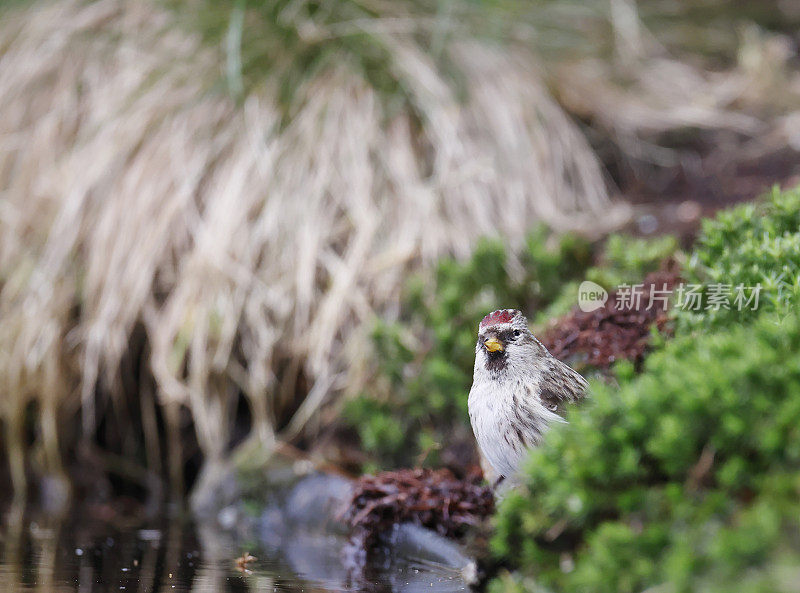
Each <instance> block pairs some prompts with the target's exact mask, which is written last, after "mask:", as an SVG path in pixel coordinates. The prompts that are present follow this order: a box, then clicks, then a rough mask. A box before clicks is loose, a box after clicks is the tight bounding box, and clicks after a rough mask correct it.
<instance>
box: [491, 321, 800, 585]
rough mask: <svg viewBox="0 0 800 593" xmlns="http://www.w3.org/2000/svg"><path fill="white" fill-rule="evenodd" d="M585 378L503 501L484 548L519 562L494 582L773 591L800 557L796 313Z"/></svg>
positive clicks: (681, 343) (689, 339) (687, 340)
mask: <svg viewBox="0 0 800 593" xmlns="http://www.w3.org/2000/svg"><path fill="white" fill-rule="evenodd" d="M628 376H629V375H628ZM592 387H593V388H592V391H593V398H592V403H591V404H590V405H589V406H588V407H586V408H583V409H581V410H575V411H573V413H571V414H570V416H569V421H570V423H569V424H567V425H561V426H558V427H556V428H554V429H553V430H551V432H550V433H549V434H548V438H547V439H546V440H545V442H544V444H543V445H542V446H541V447H540V448H539V449H537V450H535V451H534V452H533V453H532V455H531V458H530V460H529V463H528V465H527V469H526V474H525V477H526V489H524V490H521V491H518V492H514V493H511V494H510V495H509V496H508V498H507V499H506V500H505V501H504V502H503V504H502V505H501V509H500V513H499V515H498V518H497V532H496V535H495V537H494V540H493V549H494V551H495V553H496V554H498V555H499V556H500V557H502V558H503V559H504V560H505V561H507V562H508V563H510V564H511V565H512V566H516V567H519V568H520V571H521V572H520V575H517V577H518V578H517V579H516V580H511V581H508V580H507V581H498V582H497V583H495V589H498V588H503V582H505V583H507V584H508V583H519V582H522V581H519V577H523V576H527V577H529V578H531V577H532V578H534V579H535V581H536V583H537V586H539V585H541V586H544V587H546V588H548V589H551V590H556V591H593V592H603V591H609V592H614V593H624V592H628V591H630V592H635V591H642V590H644V589H646V588H648V587H651V586H656V585H663V584H667V583H668V585H667V586H666V588H665V590H669V591H689V590H697V586H698V583H700V582H702V583H705V584H706V585H707V586H706V588H704V589H703V590H713V591H715V590H719V591H722V590H725V587H730V586H732V585H734V584H735V585H737V586H736V587H734V588H735V589H736V590H737V591H738V590H743V589H741V588H739V587H738V585H739V584H742V583H746V584H747V587H746V588H747V590H752V591H772V590H778V589H776V588H775V587H777V586H778V584H779V583H776V581H775V579H776V578H777V577H775V574H776V573H775V569H776V567H777V566H779V565H781V564H782V563H784V562H785V561H786V556H787V555H791V554H795V556H793V560H794V565H795V567H797V566H800V555H798V554H800V547H797V545H796V544H797V543H798V542H797V540H796V539H794V540H792V538H796V536H797V535H798V533H800V531H798V530H800V475H799V474H798V473H797V471H798V470H800V317H799V316H798V315H797V314H795V313H793V314H792V315H791V316H790V317H788V318H787V319H785V320H784V322H783V323H776V322H775V320H774V319H773V318H771V317H766V316H765V317H761V318H759V319H758V320H757V322H756V323H755V324H754V325H752V326H746V327H742V326H738V327H733V328H729V329H725V330H719V331H717V332H715V333H709V334H705V335H701V336H694V335H691V336H683V337H679V338H676V339H675V340H673V341H671V342H669V343H667V344H666V345H665V346H664V348H663V349H662V350H661V351H659V352H656V353H654V354H652V355H651V356H650V358H648V360H647V361H646V363H645V369H644V372H643V373H642V374H641V375H639V376H636V377H632V378H630V379H629V380H627V381H625V382H624V384H623V385H622V386H621V387H619V388H616V387H611V386H608V385H602V384H594V385H593V386H592ZM792 541H793V543H794V544H795V545H794V546H790V544H791V543H792ZM565 559H568V563H570V564H572V563H574V566H573V567H572V568H571V570H569V571H565V570H563V569H562V567H563V566H564V562H565ZM512 588H513V587H512ZM528 588H531V587H528ZM728 590H730V589H728Z"/></svg>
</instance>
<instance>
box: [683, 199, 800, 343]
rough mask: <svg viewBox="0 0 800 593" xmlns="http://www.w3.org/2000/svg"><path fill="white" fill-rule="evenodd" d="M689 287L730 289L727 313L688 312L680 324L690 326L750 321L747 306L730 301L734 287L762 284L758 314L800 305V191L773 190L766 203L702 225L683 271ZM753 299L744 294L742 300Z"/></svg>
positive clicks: (747, 206)
mask: <svg viewBox="0 0 800 593" xmlns="http://www.w3.org/2000/svg"><path fill="white" fill-rule="evenodd" d="M687 279H688V280H689V282H696V283H702V284H704V285H705V287H706V294H705V299H704V301H703V305H702V306H703V307H707V306H708V305H709V303H708V287H709V286H711V285H722V286H723V287H725V286H727V287H729V288H730V290H731V291H732V292H731V296H730V301H731V302H730V308H725V307H721V308H719V310H715V309H714V308H713V307H712V308H711V309H708V310H705V309H704V310H703V311H702V312H700V313H699V314H693V313H692V312H691V311H686V312H684V313H682V315H681V321H682V322H683V323H685V324H686V325H687V326H688V327H698V326H701V325H707V324H712V325H716V326H719V325H722V324H725V323H731V322H736V321H743V320H746V319H747V318H748V317H752V315H753V312H752V310H751V308H752V305H751V306H750V307H742V309H743V310H742V311H739V310H738V309H739V307H738V306H737V305H736V303H735V302H734V300H735V292H736V291H735V289H736V287H737V286H738V285H741V286H743V287H745V288H747V287H755V286H756V285H761V287H762V288H761V292H760V295H759V303H758V311H766V312H770V311H773V312H784V311H786V310H787V306H788V305H789V303H797V302H799V301H800V188H797V189H794V190H792V191H786V192H781V191H780V190H779V189H777V188H775V189H773V190H772V192H771V193H770V195H769V196H768V199H767V200H765V201H763V202H760V203H756V204H745V205H743V206H739V207H737V208H733V209H731V210H728V211H725V212H722V213H720V214H719V215H718V216H717V217H716V218H714V219H709V220H705V221H704V222H703V229H702V233H701V234H700V237H699V239H698V243H697V247H696V248H695V251H694V254H693V256H692V258H691V259H690V261H689V265H688V266H687ZM749 296H751V292H750V291H745V298H747V297H749Z"/></svg>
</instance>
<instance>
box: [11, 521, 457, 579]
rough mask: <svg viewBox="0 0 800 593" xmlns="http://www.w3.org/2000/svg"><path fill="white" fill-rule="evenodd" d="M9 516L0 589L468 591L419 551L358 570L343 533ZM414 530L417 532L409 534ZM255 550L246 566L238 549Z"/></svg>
mask: <svg viewBox="0 0 800 593" xmlns="http://www.w3.org/2000/svg"><path fill="white" fill-rule="evenodd" d="M21 516H22V514H21V513H19V512H16V513H14V512H9V513H6V515H5V516H4V522H3V526H2V529H0V536H2V550H1V553H2V556H0V591H8V592H16V591H42V592H51V591H55V592H61V591H63V592H67V591H79V592H81V593H90V592H110V591H114V592H119V591H125V592H126V593H128V592H137V593H138V592H141V593H150V592H165V593H166V592H171V593H179V592H181V591H193V592H212V591H264V592H271V593H281V592H289V591H291V592H300V593H313V592H315V591H320V592H322V591H328V592H332V591H353V590H358V591H371V592H374V591H386V592H388V591H404V592H406V593H408V592H413V591H421V590H423V589H424V590H425V591H426V592H429V593H430V592H433V593H443V592H447V591H463V590H464V589H465V588H466V586H465V584H464V582H463V580H462V578H461V575H459V574H457V573H455V572H453V571H448V570H442V568H441V566H433V565H431V564H430V563H428V562H427V561H426V560H423V559H421V558H417V559H415V553H414V551H413V550H411V551H410V552H409V553H403V554H401V555H402V556H403V559H402V561H400V560H399V559H398V558H395V557H391V558H390V557H384V558H383V559H382V560H379V561H377V562H376V563H373V564H372V565H369V566H366V567H365V566H361V567H360V568H359V569H357V570H354V569H353V564H348V562H347V561H346V556H347V554H346V553H345V552H344V551H343V542H342V539H341V538H336V537H331V536H320V537H317V538H314V537H309V536H308V535H307V534H306V535H304V534H302V533H296V534H295V535H296V537H286V534H280V535H279V534H277V533H276V534H275V537H273V538H271V537H270V533H267V534H265V536H264V537H257V538H254V539H255V540H256V541H248V542H242V541H235V540H234V539H233V537H232V536H231V535H229V534H227V533H226V532H223V531H221V530H220V529H219V528H217V527H213V526H197V525H193V524H191V523H189V522H186V521H183V522H181V521H168V520H163V521H160V522H158V521H157V522H150V523H147V524H131V525H123V526H120V525H110V524H108V523H104V522H100V521H97V520H93V519H91V518H86V517H75V516H72V515H66V516H64V517H52V516H44V515H37V514H36V513H28V514H27V515H26V516H25V517H24V519H23V518H21ZM412 539H413V538H412ZM244 551H250V552H252V553H253V555H255V556H256V557H257V560H255V561H253V562H252V563H250V564H248V565H247V568H248V569H249V570H250V571H251V572H249V573H246V572H242V571H241V570H240V569H239V568H237V565H236V561H235V559H236V558H237V557H238V556H240V555H241V554H242V552H244Z"/></svg>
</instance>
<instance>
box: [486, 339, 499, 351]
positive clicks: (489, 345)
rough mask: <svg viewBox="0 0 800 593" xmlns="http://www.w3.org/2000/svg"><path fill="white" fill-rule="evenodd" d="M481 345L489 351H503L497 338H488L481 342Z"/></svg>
mask: <svg viewBox="0 0 800 593" xmlns="http://www.w3.org/2000/svg"><path fill="white" fill-rule="evenodd" d="M483 347H484V348H486V349H487V350H488V351H489V352H497V351H500V352H502V351H503V344H502V343H501V342H500V340H498V339H497V338H489V339H488V340H486V341H484V342H483Z"/></svg>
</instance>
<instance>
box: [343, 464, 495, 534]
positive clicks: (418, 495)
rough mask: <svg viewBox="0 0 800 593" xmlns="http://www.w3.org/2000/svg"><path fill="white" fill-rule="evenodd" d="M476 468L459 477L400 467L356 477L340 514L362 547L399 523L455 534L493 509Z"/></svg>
mask: <svg viewBox="0 0 800 593" xmlns="http://www.w3.org/2000/svg"><path fill="white" fill-rule="evenodd" d="M482 482H483V476H482V475H481V474H480V473H479V472H478V473H474V474H471V475H469V476H467V477H466V478H464V479H458V478H456V477H455V476H454V475H453V474H452V473H451V472H450V471H448V470H446V469H440V470H432V469H401V470H397V471H391V472H382V473H379V474H377V475H375V476H362V477H361V478H360V479H359V480H357V481H356V484H355V489H354V492H353V497H352V499H351V501H350V504H349V506H348V508H347V511H346V513H345V517H344V518H345V520H346V521H347V523H348V524H349V526H350V528H351V530H352V532H353V536H354V537H355V538H356V539H357V540H358V541H360V542H362V543H363V544H364V545H365V546H366V547H367V548H369V547H372V546H374V545H375V544H376V543H377V542H378V540H379V538H380V536H381V534H385V533H386V532H388V531H389V530H391V528H392V526H394V525H397V524H399V523H405V522H410V523H415V524H417V525H421V526H423V527H428V528H429V529H434V530H436V531H437V532H439V533H441V534H442V535H445V536H447V537H460V536H463V535H464V533H465V529H466V527H467V526H469V525H475V524H477V523H479V522H480V521H481V520H483V519H485V518H487V517H489V516H490V515H491V514H492V512H494V494H493V493H492V488H491V487H490V486H486V485H484V484H482Z"/></svg>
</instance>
